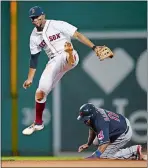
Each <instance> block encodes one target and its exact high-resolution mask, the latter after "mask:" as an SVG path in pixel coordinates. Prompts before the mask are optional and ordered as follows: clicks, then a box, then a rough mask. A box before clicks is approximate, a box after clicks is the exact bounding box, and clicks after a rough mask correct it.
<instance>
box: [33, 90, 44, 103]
mask: <svg viewBox="0 0 148 168" xmlns="http://www.w3.org/2000/svg"><path fill="white" fill-rule="evenodd" d="M44 98H45V92H44V91H42V90H38V89H37V91H36V94H35V100H36V101H42V100H43V99H44Z"/></svg>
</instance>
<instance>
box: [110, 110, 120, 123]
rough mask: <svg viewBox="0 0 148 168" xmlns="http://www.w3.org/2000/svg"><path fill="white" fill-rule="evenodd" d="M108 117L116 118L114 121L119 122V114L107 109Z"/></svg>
mask: <svg viewBox="0 0 148 168" xmlns="http://www.w3.org/2000/svg"><path fill="white" fill-rule="evenodd" d="M108 117H109V118H110V119H112V120H116V121H118V122H120V119H119V115H118V114H116V113H113V112H111V111H108Z"/></svg>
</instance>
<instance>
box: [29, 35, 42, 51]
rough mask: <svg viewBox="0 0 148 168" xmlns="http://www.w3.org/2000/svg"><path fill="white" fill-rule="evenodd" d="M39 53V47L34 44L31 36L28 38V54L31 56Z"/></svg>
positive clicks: (33, 38)
mask: <svg viewBox="0 0 148 168" xmlns="http://www.w3.org/2000/svg"><path fill="white" fill-rule="evenodd" d="M40 51H41V47H40V46H38V45H37V44H36V43H35V37H34V36H31V37H30V53H31V54H37V53H39V52H40Z"/></svg>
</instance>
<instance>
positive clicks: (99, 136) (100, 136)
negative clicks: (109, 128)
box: [98, 130, 104, 140]
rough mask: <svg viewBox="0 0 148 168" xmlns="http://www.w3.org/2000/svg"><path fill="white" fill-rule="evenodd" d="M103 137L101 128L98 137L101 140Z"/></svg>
mask: <svg viewBox="0 0 148 168" xmlns="http://www.w3.org/2000/svg"><path fill="white" fill-rule="evenodd" d="M103 138H104V135H103V131H102V130H101V131H100V133H99V134H98V139H99V140H102V139H103Z"/></svg>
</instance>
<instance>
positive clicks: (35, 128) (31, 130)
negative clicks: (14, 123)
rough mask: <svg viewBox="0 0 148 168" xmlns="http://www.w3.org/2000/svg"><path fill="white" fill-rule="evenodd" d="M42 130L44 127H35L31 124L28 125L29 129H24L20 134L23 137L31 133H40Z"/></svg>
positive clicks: (35, 125)
mask: <svg viewBox="0 0 148 168" xmlns="http://www.w3.org/2000/svg"><path fill="white" fill-rule="evenodd" d="M43 128H44V125H43V124H42V125H37V124H35V123H33V124H32V125H30V126H29V127H27V128H25V129H24V130H23V131H22V133H23V134H24V135H31V134H32V133H33V132H35V131H40V130H42V129H43Z"/></svg>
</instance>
